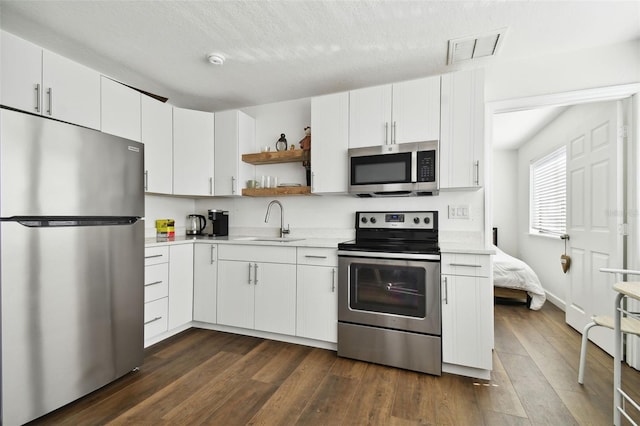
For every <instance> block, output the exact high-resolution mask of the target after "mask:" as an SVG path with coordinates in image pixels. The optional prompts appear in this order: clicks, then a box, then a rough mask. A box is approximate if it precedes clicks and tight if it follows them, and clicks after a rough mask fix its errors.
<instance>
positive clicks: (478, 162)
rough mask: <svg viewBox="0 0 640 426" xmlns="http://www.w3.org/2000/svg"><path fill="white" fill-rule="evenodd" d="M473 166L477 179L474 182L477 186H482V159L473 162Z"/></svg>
mask: <svg viewBox="0 0 640 426" xmlns="http://www.w3.org/2000/svg"><path fill="white" fill-rule="evenodd" d="M473 168H474V170H475V173H474V174H475V176H474V179H475V181H474V182H473V184H474V185H475V186H480V160H476V161H475V162H474V163H473Z"/></svg>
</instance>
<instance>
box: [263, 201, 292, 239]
mask: <svg viewBox="0 0 640 426" xmlns="http://www.w3.org/2000/svg"><path fill="white" fill-rule="evenodd" d="M274 204H277V205H279V206H280V238H284V236H285V235H287V234H289V232H291V231H290V230H289V225H287V228H286V229H285V227H284V208H283V207H282V204H281V203H280V201H278V200H273V201H271V202H270V203H269V205H268V206H267V214H266V215H265V217H264V223H267V222H269V214H270V213H271V206H272V205H274Z"/></svg>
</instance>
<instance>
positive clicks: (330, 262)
mask: <svg viewBox="0 0 640 426" xmlns="http://www.w3.org/2000/svg"><path fill="white" fill-rule="evenodd" d="M298 265H318V266H338V250H336V249H332V248H314V247H298Z"/></svg>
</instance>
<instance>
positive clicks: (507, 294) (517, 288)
mask: <svg viewBox="0 0 640 426" xmlns="http://www.w3.org/2000/svg"><path fill="white" fill-rule="evenodd" d="M497 242H498V232H497V229H496V228H494V230H493V245H494V249H495V251H496V254H495V256H494V257H493V286H494V296H495V298H496V302H513V301H516V302H521V303H526V304H527V306H528V307H529V308H530V309H533V310H538V309H540V308H541V307H542V305H544V302H545V300H546V295H545V293H544V289H543V288H542V284H540V280H539V279H538V276H537V275H536V273H535V272H534V271H533V269H531V267H530V266H529V265H527V264H526V263H525V262H523V261H522V260H520V259H518V258H515V257H513V256H510V255H508V254H506V253H505V252H503V251H502V250H500V249H499V248H498V246H497Z"/></svg>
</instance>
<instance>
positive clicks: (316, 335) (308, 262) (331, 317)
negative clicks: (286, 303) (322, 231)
mask: <svg viewBox="0 0 640 426" xmlns="http://www.w3.org/2000/svg"><path fill="white" fill-rule="evenodd" d="M297 264H298V271H297V281H298V293H297V295H296V306H297V312H296V336H299V337H306V338H308V339H316V340H322V341H325V342H331V343H336V342H337V341H338V281H337V280H338V252H337V250H336V249H329V248H315V247H299V248H298V261H297Z"/></svg>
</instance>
